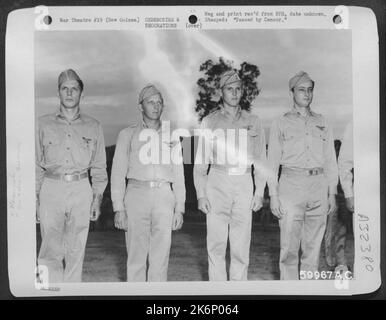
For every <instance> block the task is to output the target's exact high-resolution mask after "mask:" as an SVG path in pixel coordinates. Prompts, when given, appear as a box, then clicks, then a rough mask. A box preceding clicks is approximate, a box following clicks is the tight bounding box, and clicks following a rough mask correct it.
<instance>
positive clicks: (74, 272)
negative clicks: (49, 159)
mask: <svg viewBox="0 0 386 320" xmlns="http://www.w3.org/2000/svg"><path fill="white" fill-rule="evenodd" d="M92 198H93V191H92V188H91V186H90V183H89V181H88V179H82V180H79V181H71V182H66V181H61V180H54V179H50V178H45V179H44V181H43V184H42V186H41V190H40V194H39V202H40V205H39V213H40V230H41V236H42V243H41V247H40V251H39V257H38V264H39V265H40V266H45V267H47V270H48V280H49V282H50V283H62V282H81V281H82V267H83V259H84V253H85V248H86V242H87V236H88V230H89V224H90V209H91V202H92Z"/></svg>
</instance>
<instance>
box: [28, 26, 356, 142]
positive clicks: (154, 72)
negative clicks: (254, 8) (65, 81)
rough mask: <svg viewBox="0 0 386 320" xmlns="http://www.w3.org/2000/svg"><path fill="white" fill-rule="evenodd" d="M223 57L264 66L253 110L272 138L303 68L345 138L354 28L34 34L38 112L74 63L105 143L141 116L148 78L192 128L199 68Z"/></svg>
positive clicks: (47, 108)
mask: <svg viewBox="0 0 386 320" xmlns="http://www.w3.org/2000/svg"><path fill="white" fill-rule="evenodd" d="M220 56H222V57H224V58H225V59H226V60H231V61H233V62H234V66H235V67H236V68H238V67H239V65H240V64H241V63H242V62H244V61H246V62H248V63H252V64H255V65H257V66H258V67H259V69H260V72H261V74H260V76H259V77H258V79H257V81H258V86H259V88H260V90H261V91H260V94H259V95H258V96H257V97H256V99H255V101H254V102H253V105H252V112H253V113H255V114H257V115H258V116H259V117H260V119H261V120H262V122H263V125H264V127H265V130H266V135H267V137H268V134H269V127H270V125H271V122H272V120H273V119H274V118H276V117H278V116H280V115H281V114H283V113H284V112H286V111H288V110H290V108H291V106H292V103H291V97H290V93H289V90H288V80H289V79H290V78H291V77H292V76H293V75H294V74H295V73H297V72H298V71H300V70H303V71H306V72H308V74H309V75H310V77H311V78H312V79H313V80H314V81H315V90H314V99H313V103H312V105H311V108H312V109H313V110H314V111H316V112H318V113H322V114H323V115H325V116H326V117H327V119H328V121H329V122H330V123H331V124H332V126H333V130H334V136H335V138H336V139H341V138H342V136H343V132H344V127H345V125H346V124H347V123H348V122H349V120H351V118H352V56H351V31H350V30H298V29H292V30H267V29H264V30H256V29H255V30H205V31H197V30H187V31H179V30H159V31H154V30H142V31H126V30H125V31H118V30H117V31H49V32H36V33H35V105H36V116H40V115H43V114H47V113H52V112H55V111H56V110H57V109H58V107H59V99H58V94H57V78H58V75H59V73H60V72H61V71H63V70H65V69H68V68H72V69H74V70H75V71H77V73H78V74H79V76H80V77H81V79H82V80H83V82H84V84H85V89H84V94H83V98H82V100H81V110H82V112H84V113H87V114H89V115H90V116H92V117H94V118H96V119H97V120H99V121H100V122H101V124H102V127H103V131H104V135H105V141H106V145H107V146H109V145H114V144H115V143H116V139H117V136H118V133H119V131H120V130H121V129H123V128H125V127H126V126H128V125H129V124H130V123H133V122H136V121H138V120H140V116H141V115H140V112H139V110H138V104H137V101H138V94H139V92H140V90H141V89H142V88H143V87H144V86H145V85H146V84H148V83H153V84H155V85H156V86H157V87H158V88H159V89H160V90H161V92H162V93H163V96H164V101H165V110H164V114H163V119H165V120H166V119H168V120H171V121H173V122H175V123H176V125H177V126H179V127H185V128H190V129H193V128H195V127H197V126H198V120H197V115H196V114H195V112H194V108H195V101H196V99H197V98H198V86H197V84H196V82H197V80H198V79H199V78H200V77H201V76H202V74H201V73H200V71H199V66H200V64H202V63H203V62H205V61H206V60H208V59H212V60H214V61H218V58H219V57H220ZM267 140H268V139H267Z"/></svg>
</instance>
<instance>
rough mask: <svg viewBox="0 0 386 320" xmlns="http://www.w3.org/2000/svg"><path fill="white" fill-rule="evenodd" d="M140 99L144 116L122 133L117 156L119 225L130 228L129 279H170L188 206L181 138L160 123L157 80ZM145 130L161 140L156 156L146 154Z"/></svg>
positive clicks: (114, 179) (114, 194) (114, 190)
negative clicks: (175, 237) (173, 249)
mask: <svg viewBox="0 0 386 320" xmlns="http://www.w3.org/2000/svg"><path fill="white" fill-rule="evenodd" d="M138 103H139V109H140V111H141V112H142V120H141V121H140V122H139V123H137V124H134V125H132V126H129V127H128V128H126V129H124V130H122V131H121V132H120V133H119V136H118V141H117V145H116V149H115V154H114V159H113V167H112V172H111V198H112V201H113V208H114V212H115V226H116V227H117V228H119V229H124V230H125V231H126V247H127V281H136V282H139V281H146V280H147V281H167V271H168V264H169V253H170V246H171V233H172V230H178V229H180V228H181V226H182V223H183V212H184V211H185V182H184V168H183V163H182V154H181V144H180V141H179V140H178V141H172V140H171V139H170V136H169V138H168V133H167V132H166V131H167V130H168V128H167V126H165V127H164V126H163V125H162V123H161V120H160V118H161V114H162V111H163V107H164V104H163V98H162V95H161V92H160V91H159V90H158V89H157V88H156V87H155V86H154V85H147V86H146V87H145V88H143V89H142V91H141V92H140V94H139V101H138ZM146 132H148V133H149V134H152V137H153V142H152V143H153V145H155V146H159V148H158V149H157V148H155V149H154V150H151V153H153V154H152V155H151V157H152V161H148V160H146V159H145V154H146V155H148V153H146V152H144V151H145V150H147V149H146V148H147V147H146V145H148V144H149V142H147V139H145V138H144V137H141V136H142V135H144V133H146ZM165 155H166V157H165V158H164V157H163V156H165ZM169 155H170V156H171V159H170V160H171V161H163V159H168V158H169ZM126 178H127V179H128V184H127V187H126V184H125V179H126ZM147 261H148V265H149V268H148V270H147V266H146V265H147V264H146V262H147Z"/></svg>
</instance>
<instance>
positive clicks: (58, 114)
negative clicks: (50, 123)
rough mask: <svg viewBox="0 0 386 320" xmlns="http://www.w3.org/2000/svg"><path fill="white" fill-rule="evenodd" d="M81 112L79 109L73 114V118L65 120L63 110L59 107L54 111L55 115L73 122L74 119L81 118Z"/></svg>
mask: <svg viewBox="0 0 386 320" xmlns="http://www.w3.org/2000/svg"><path fill="white" fill-rule="evenodd" d="M81 115H82V114H81V113H80V110H79V112H78V113H77V114H76V115H75V116H74V118H72V120H70V121H69V120H67V118H66V116H65V115H64V114H63V112H62V111H61V110H60V108H59V109H58V110H57V111H56V113H55V116H56V117H57V118H59V119H62V120H66V121H69V122H73V121H75V120H78V119H80V118H81Z"/></svg>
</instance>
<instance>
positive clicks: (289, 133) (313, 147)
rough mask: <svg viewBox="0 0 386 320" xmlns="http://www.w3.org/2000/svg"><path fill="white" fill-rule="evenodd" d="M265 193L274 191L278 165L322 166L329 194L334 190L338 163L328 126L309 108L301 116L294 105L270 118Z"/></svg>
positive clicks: (301, 167) (273, 193) (274, 192)
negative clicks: (267, 188) (277, 115)
mask: <svg viewBox="0 0 386 320" xmlns="http://www.w3.org/2000/svg"><path fill="white" fill-rule="evenodd" d="M268 164H269V167H270V174H269V178H268V187H269V194H270V195H271V196H272V195H276V194H277V186H278V170H279V166H280V165H282V166H284V167H289V168H297V169H311V168H323V169H324V170H323V171H324V175H325V176H326V178H327V181H328V186H329V194H336V188H337V184H338V167H337V162H336V153H335V147H334V138H333V132H332V128H331V126H330V125H329V124H328V123H327V121H326V119H325V118H324V117H323V116H322V115H320V114H317V113H315V112H313V111H311V110H310V111H309V114H308V115H307V116H306V117H304V116H302V115H301V114H300V113H299V112H297V111H296V110H295V109H292V110H291V111H289V112H287V113H285V114H284V115H283V116H281V117H280V118H278V119H276V120H274V121H273V123H272V126H271V130H270V137H269V142H268Z"/></svg>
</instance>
